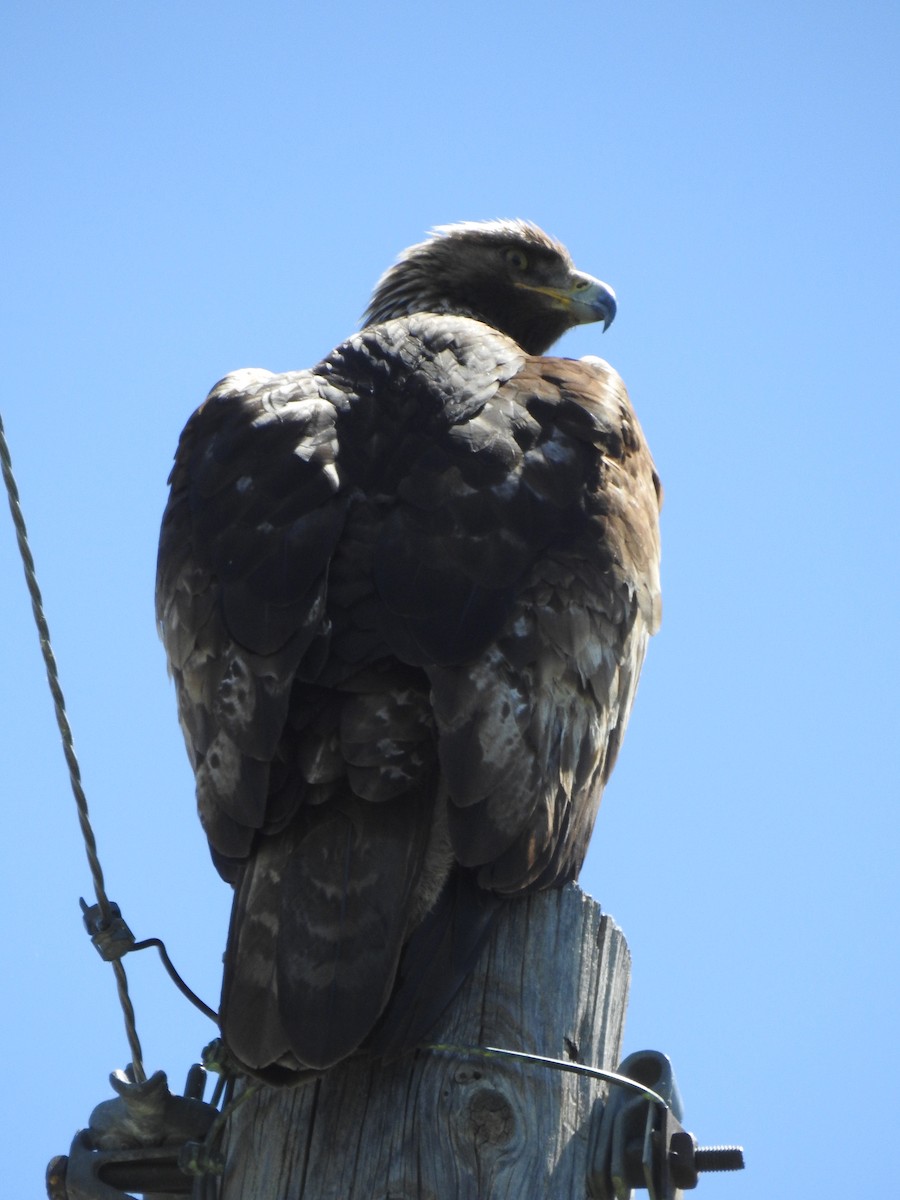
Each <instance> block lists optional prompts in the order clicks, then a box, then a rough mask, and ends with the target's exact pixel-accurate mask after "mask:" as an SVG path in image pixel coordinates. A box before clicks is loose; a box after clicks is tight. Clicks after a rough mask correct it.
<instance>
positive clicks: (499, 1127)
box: [466, 1087, 516, 1146]
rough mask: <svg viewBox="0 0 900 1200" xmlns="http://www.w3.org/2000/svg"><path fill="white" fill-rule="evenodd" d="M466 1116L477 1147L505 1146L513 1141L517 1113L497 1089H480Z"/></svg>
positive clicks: (474, 1096)
mask: <svg viewBox="0 0 900 1200" xmlns="http://www.w3.org/2000/svg"><path fill="white" fill-rule="evenodd" d="M466 1115H467V1118H468V1122H469V1132H470V1134H471V1137H472V1140H473V1141H474V1142H475V1144H476V1145H478V1146H484V1145H491V1146H504V1145H506V1143H507V1142H510V1141H512V1138H513V1135H514V1134H515V1129H516V1117H515V1113H514V1112H513V1109H512V1105H511V1104H510V1103H509V1101H508V1100H507V1099H506V1097H505V1096H504V1095H503V1093H502V1092H498V1091H497V1090H496V1089H495V1088H488V1087H483V1088H479V1089H478V1091H477V1092H475V1094H474V1095H473V1096H472V1098H471V1099H470V1100H469V1103H468V1106H467V1114H466Z"/></svg>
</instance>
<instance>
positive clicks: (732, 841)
mask: <svg viewBox="0 0 900 1200" xmlns="http://www.w3.org/2000/svg"><path fill="white" fill-rule="evenodd" d="M898 34H900V15H898V10H897V8H896V6H895V5H893V4H889V3H886V2H885V3H865V2H863V3H857V4H854V5H852V6H851V5H849V4H838V3H828V2H824V3H823V2H820V3H818V4H812V3H802V2H799V0H794V2H792V3H788V4H784V3H783V2H782V3H777V4H776V3H770V2H768V0H754V2H753V3H750V2H749V0H735V2H733V3H729V4H722V3H718V2H717V3H712V2H709V3H688V4H685V5H672V4H668V3H661V2H659V0H646V2H640V0H637V2H633V3H629V4H624V3H621V4H615V5H610V4H606V3H600V2H598V0H593V2H592V3H581V2H573V3H559V4H556V5H553V6H549V5H546V6H545V5H542V4H537V3H533V2H529V0H524V2H523V0H518V2H517V3H515V4H514V3H511V2H509V0H497V2H495V3H488V2H486V0H481V2H480V3H472V2H470V0H462V2H460V3H457V4H456V5H455V6H453V7H452V8H449V7H446V8H445V7H438V6H433V7H432V6H426V5H422V4H411V3H387V4H384V5H377V6H376V5H371V4H368V3H366V4H363V3H344V4H341V3H335V4H333V5H330V6H327V11H326V6H325V5H315V6H313V5H307V6H304V5H301V4H287V3H266V2H263V3H260V4H255V5H253V6H252V8H251V6H250V5H248V4H240V3H236V2H235V0H220V2H219V3H216V4H212V3H199V2H194V0H182V2H181V3H179V4H177V5H176V4H170V3H153V4H151V3H149V2H148V0H128V2H126V3H111V2H110V3H100V2H97V0H81V2H80V3H78V4H72V3H70V2H69V0H65V2H62V0H46V2H42V3H39V4H32V3H27V4H26V3H23V2H21V0H20V2H19V3H14V4H13V5H12V6H11V9H10V10H9V12H8V14H7V18H6V21H5V30H4V39H3V46H2V47H0V88H2V91H3V98H2V118H0V120H2V155H3V163H4V167H5V170H4V176H5V183H4V188H3V190H4V206H3V207H4V218H3V221H2V223H0V242H2V262H3V277H4V279H5V280H6V285H5V287H4V288H3V292H2V297H0V303H2V308H3V311H2V322H0V327H2V329H3V331H4V340H5V348H4V360H5V364H6V370H5V374H4V387H3V390H2V393H0V408H2V412H3V418H4V422H5V426H6V432H7V437H8V439H9V442H10V446H11V449H12V453H13V458H14V465H15V470H16V474H17V477H18V482H19V488H20V491H21V495H22V501H23V505H24V508H25V514H26V518H27V520H28V524H29V529H30V532H31V536H32V547H33V552H34V555H35V558H36V560H37V565H38V571H39V576H40V580H41V584H42V587H43V591H44V595H45V600H46V605H47V610H48V617H49V621H50V628H51V631H52V633H53V639H54V645H55V649H56V653H57V658H58V661H59V665H60V670H61V672H62V679H63V686H64V688H65V691H66V696H67V700H68V705H69V711H70V717H71V721H72V724H73V727H74V730H75V737H76V744H77V749H78V752H79V755H80V758H81V761H82V768H83V773H84V778H85V784H86V788H87V793H88V798H89V802H90V805H91V813H92V817H93V820H94V823H95V828H96V833H97V838H98V841H99V846H100V852H101V857H102V861H103V865H104V869H105V872H106V876H107V884H108V889H109V893H110V895H111V896H112V897H113V898H114V899H115V900H117V901H118V902H119V903H120V904H121V905H122V907H123V909H124V911H125V915H126V917H127V919H128V921H129V923H130V924H131V926H132V927H133V929H134V930H135V932H136V933H137V935H138V936H139V937H146V936H160V937H162V938H164V939H165V941H166V942H167V944H168V946H169V949H170V952H171V953H172V956H173V958H174V959H175V961H176V963H177V964H178V966H179V967H180V969H181V970H182V972H183V973H184V974H185V975H186V976H187V977H188V979H189V980H190V982H191V983H192V985H193V986H194V987H195V988H196V990H197V991H199V992H200V993H201V994H203V995H204V996H205V997H206V998H207V999H208V1000H209V1001H210V1002H211V1003H215V1002H216V999H217V990H218V971H219V962H220V955H221V950H222V946H223V942H224V936H225V928H226V922H227V913H228V904H229V894H228V889H227V887H226V886H225V885H223V884H222V883H221V882H220V881H219V879H218V877H217V876H216V875H215V872H214V871H213V869H212V867H211V866H210V865H209V863H208V859H207V854H206V848H205V843H204V839H203V837H202V834H201V832H200V829H199V826H198V824H197V821H196V817H195V815H194V811H193V798H192V780H191V778H190V772H189V768H188V765H187V761H186V758H185V755H184V749H183V745H182V741H181V735H180V732H179V730H178V726H177V722H176V717H175V706H174V698H173V695H172V692H171V688H170V685H169V683H168V680H167V678H166V672H165V664H164V657H163V652H162V649H161V646H160V645H159V643H158V641H157V638H156V632H155V628H154V622H153V607H152V590H153V574H154V568H155V554H156V539H157V533H158V524H159V518H160V514H161V512H162V508H163V505H164V503H165V490H166V489H165V481H166V476H167V474H168V469H169V465H170V462H171V457H172V454H173V451H174V448H175V443H176V440H177V437H178V434H179V432H180V430H181V428H182V426H183V424H184V422H185V421H186V419H187V417H188V416H189V414H190V412H191V411H192V410H193V408H194V407H196V405H197V404H198V403H199V402H200V401H201V400H202V398H203V396H204V395H205V393H206V391H207V390H208V388H209V387H210V386H211V385H212V384H213V383H214V382H215V381H216V380H217V379H218V378H219V377H220V376H222V375H223V374H225V373H226V372H227V371H229V370H231V369H233V368H236V367H241V366H265V367H269V368H270V369H273V370H282V369H290V368H295V367H301V366H307V365H309V364H311V363H313V362H314V361H316V360H317V359H318V358H319V357H321V356H322V355H323V354H324V353H326V352H327V351H328V350H329V349H330V348H331V347H332V346H333V345H334V344H336V343H337V342H338V341H339V340H341V339H342V338H343V337H344V336H346V334H348V333H349V332H350V331H352V330H353V329H354V328H355V327H356V323H357V320H358V317H359V314H360V313H361V312H362V310H363V308H364V307H365V304H366V301H367V298H368V294H369V291H370V289H371V286H372V284H373V283H374V281H375V280H376V278H377V277H378V275H379V274H380V272H381V271H382V270H383V269H384V268H385V267H386V266H387V265H388V264H389V263H390V262H391V261H392V260H393V258H394V256H395V255H396V254H397V253H398V252H399V251H400V250H401V249H402V248H403V247H404V246H406V245H409V244H410V243H411V242H414V241H417V240H419V239H420V238H421V236H422V235H423V233H424V231H425V230H426V229H428V228H429V227H430V226H432V225H434V224H438V223H442V222H446V221H453V220H460V219H474V218H484V217H494V216H522V217H527V218H530V219H532V220H534V221H537V222H538V223H539V224H541V225H543V226H544V227H545V228H547V229H548V230H549V231H550V232H551V233H553V234H554V235H555V236H557V237H559V238H561V239H562V240H563V241H564V242H566V244H567V245H568V246H569V248H570V250H571V251H572V253H573V255H574V257H575V259H576V262H577V263H578V265H579V266H581V267H582V268H583V269H585V270H587V271H590V272H591V273H593V274H596V275H599V276H600V277H601V278H603V279H605V280H607V281H608V282H609V283H611V284H612V285H613V286H614V287H615V288H616V291H617V293H618V296H619V315H618V317H617V320H616V322H615V324H614V325H613V327H612V328H611V330H610V331H609V332H608V333H607V334H606V335H605V336H603V337H602V338H601V336H600V334H599V332H598V328H597V327H596V326H594V327H587V328H582V329H580V330H578V331H575V332H573V333H572V334H570V335H567V338H566V339H565V340H564V341H563V342H562V343H561V344H560V352H562V353H565V354H569V355H580V354H586V353H600V354H602V355H603V356H604V357H606V358H608V359H610V361H611V362H612V363H613V364H614V365H615V366H616V367H617V368H618V369H619V371H620V372H621V373H622V374H623V376H624V378H625V380H626V382H627V383H628V386H629V389H630V392H631V395H632V399H633V401H634V403H635V406H636V407H637V409H638V412H639V414H640V417H641V420H642V423H643V425H644V428H645V431H646V433H647V436H648V438H649V440H650V443H651V446H652V449H653V451H654V454H655V457H656V459H657V463H658V466H659V470H660V473H661V475H662V477H663V481H664V484H665V488H666V507H665V512H664V520H663V536H664V580H663V582H664V594H665V618H664V625H663V631H662V632H661V633H660V635H659V637H658V638H657V639H656V640H655V642H654V644H653V645H652V646H651V648H650V653H649V656H648V661H647V665H646V668H645V673H644V678H643V681H642V684H641V690H640V694H639V696H638V700H637V704H636V707H635V712H634V715H633V718H632V725H631V728H630V729H629V734H628V738H627V739H626V744H625V748H624V751H623V754H622V756H621V759H620V762H619V765H618V767H617V769H616V773H615V775H614V778H613V782H612V783H611V785H610V787H609V789H608V791H607V795H606V797H605V800H604V806H603V809H602V811H601V815H600V819H599V822H598V826H597V830H596V833H595V836H594V842H593V845H592V849H591V852H590V855H589V858H588V863H587V866H586V868H585V871H584V874H583V876H582V883H583V885H584V886H585V888H586V890H588V891H589V892H590V893H591V894H593V895H594V896H595V897H596V898H597V899H598V900H600V902H601V903H602V904H603V906H604V909H605V910H606V911H607V912H609V913H611V914H612V915H613V916H614V917H615V918H616V920H617V921H618V922H619V924H620V925H621V926H622V927H623V929H624V931H625V933H626V935H627V937H628V940H629V944H630V946H631V950H632V953H633V956H634V970H633V982H632V994H631V1004H630V1009H629V1018H628V1024H627V1028H626V1041H625V1050H626V1051H631V1050H636V1049H641V1048H645V1047H653V1048H658V1049H662V1050H664V1051H666V1052H667V1053H669V1054H670V1055H671V1056H672V1059H673V1062H674V1065H675V1070H676V1073H677V1076H678V1079H679V1082H680V1085H681V1090H682V1092H683V1094H684V1098H685V1102H686V1109H687V1123H688V1125H689V1127H690V1128H692V1129H693V1130H694V1131H695V1132H696V1133H697V1134H698V1135H699V1136H700V1137H701V1139H703V1140H705V1141H707V1142H721V1141H729V1140H733V1141H743V1142H744V1143H745V1145H746V1148H747V1159H748V1170H747V1171H746V1172H745V1173H744V1175H743V1176H740V1177H737V1176H732V1177H725V1176H721V1177H709V1178H707V1179H705V1180H704V1181H703V1182H702V1185H701V1186H702V1188H703V1194H704V1195H706V1196H708V1197H715V1196H721V1197H722V1198H723V1200H742V1198H743V1197H750V1196H753V1197H758V1196H761V1195H774V1196H779V1195H783V1196H789V1195H794V1196H803V1195H831V1194H834V1195H837V1194H843V1193H844V1192H845V1191H846V1190H847V1188H848V1187H851V1188H854V1187H859V1186H860V1184H859V1181H858V1180H857V1178H856V1175H855V1173H854V1172H855V1170H856V1169H857V1168H856V1163H857V1162H859V1161H863V1159H862V1158H861V1157H860V1156H861V1155H862V1154H863V1153H864V1152H865V1153H866V1154H867V1157H866V1158H865V1161H867V1162H868V1161H869V1158H870V1157H871V1151H872V1150H873V1149H874V1148H877V1147H881V1148H885V1147H890V1146H891V1145H892V1144H893V1143H894V1141H895V1129H894V1118H893V1113H892V1110H891V1107H890V1104H889V1103H888V1102H887V1100H888V1096H889V1092H888V1091H887V1087H886V1086H885V1085H886V1084H889V1082H891V1081H892V1080H893V1079H894V1078H895V1077H896V1075H897V1073H898V1070H900V1053H898V1048H897V1037H896V1008H897V999H898V978H897V976H898V961H897V959H898V955H897V934H896V925H897V915H898V900H900V894H898V893H900V887H898V850H900V847H898V841H900V838H898V832H900V830H898V815H897V810H898V801H900V778H898V768H897V750H896V745H897V717H898V697H897V685H896V680H897V678H898V671H900V661H898V659H900V654H898V634H897V611H898V599H900V596H898V592H900V588H898V567H897V557H898V555H897V540H898V539H897V534H896V523H897V518H898V498H900V497H898V492H900V486H898V470H897V465H896V449H895V447H896V443H897V438H898V427H897V426H898V418H897V390H898V388H897V375H898V372H897V367H896V350H895V346H896V343H897V336H898V335H897V326H898V316H900V304H898V268H900V254H898V232H897V227H898V220H897V209H898V190H900V189H898V148H897V147H898V140H897V130H898V120H900V112H898V109H900V104H898V100H900V90H898V86H897V77H896V64H897V61H898V54H900V37H898ZM0 600H2V612H3V622H4V628H5V631H6V637H5V639H4V645H5V649H4V654H3V670H2V673H0V755H2V778H3V787H2V792H3V797H4V806H3V812H4V823H5V850H4V861H5V868H4V871H3V872H2V897H0V902H2V908H0V921H2V925H3V937H4V942H5V959H6V964H7V965H6V971H5V979H6V983H5V986H4V987H3V989H2V994H0V1029H2V1030H3V1039H4V1046H3V1059H4V1066H5V1091H6V1093H7V1096H9V1097H14V1101H15V1102H14V1109H13V1111H12V1112H11V1113H10V1114H9V1115H8V1116H7V1118H6V1129H7V1134H8V1143H9V1144H10V1145H11V1146H14V1147H15V1155H14V1156H10V1157H9V1158H8V1161H7V1167H6V1169H5V1171H4V1178H5V1179H6V1181H7V1182H6V1185H5V1187H6V1190H7V1192H8V1194H9V1195H21V1196H35V1195H39V1194H41V1190H42V1183H41V1177H42V1173H43V1169H44V1165H45V1163H46V1160H47V1159H48V1158H49V1157H50V1156H51V1155H52V1154H54V1153H59V1152H63V1151H65V1150H66V1149H67V1148H68V1144H69V1141H70V1139H71V1136H72V1134H73V1133H74V1132H75V1130H76V1129H77V1128H79V1127H81V1126H82V1125H84V1124H85V1123H86V1121H87V1117H88V1114H89V1112H90V1110H91V1108H92V1107H93V1105H94V1104H95V1103H97V1102H98V1101H100V1100H101V1099H104V1098H106V1096H107V1095H108V1094H109V1089H108V1085H107V1082H106V1077H107V1075H108V1073H109V1072H110V1071H111V1070H113V1069H114V1068H116V1067H118V1066H121V1065H124V1063H125V1062H126V1061H127V1058H128V1048H127V1044H126V1042H125V1038H124V1034H123V1032H122V1024H121V1019H120V1016H119V1013H118V1008H117V1002H116V997H115V990H114V987H113V980H112V974H111V972H110V970H109V968H108V967H106V966H104V965H103V964H102V963H101V962H100V960H99V958H97V956H96V955H95V953H94V951H93V950H92V948H91V946H90V944H89V943H88V941H87V938H86V937H85V936H84V935H83V933H82V932H81V926H80V914H79V910H78V903H77V901H78V897H79V895H86V896H87V895H89V889H90V878H89V875H88V872H87V868H86V865H85V860H84V855H83V851H82V849H81V844H80V838H79V832H78V826H77V822H76V818H75V810H74V804H73V802H72V800H71V797H70V794H69V791H68V783H67V779H66V775H65V771H64V765H63V760H62V755H61V753H60V751H59V747H58V737H57V735H56V731H55V726H54V723H53V715H52V708H51V704H50V700H49V697H48V695H47V692H46V685H45V683H44V681H43V677H42V671H43V668H42V665H41V661H40V657H39V651H38V645H37V637H36V634H35V632H34V629H33V627H32V625H31V615H30V609H29V604H28V600H27V596H26V592H25V588H24V583H23V581H22V577H21V569H20V566H19V564H18V561H17V556H16V551H15V545H14V540H13V535H12V529H11V524H10V523H9V522H8V521H6V520H3V519H0ZM127 966H128V971H129V977H130V979H131V984H132V990H133V996H134V1002H135V1005H136V1009H137V1016H138V1024H139V1031H140V1034H141V1037H142V1040H143V1043H144V1054H145V1060H146V1064H147V1066H148V1067H149V1068H151V1069H155V1068H157V1067H162V1068H164V1069H166V1070H167V1071H168V1072H169V1074H170V1078H171V1080H172V1082H173V1085H174V1086H177V1087H180V1086H181V1084H182V1083H183V1077H184V1075H185V1073H186V1071H187V1068H188V1066H189V1065H190V1063H191V1062H192V1061H194V1060H195V1058H196V1057H197V1055H198V1054H199V1051H200V1049H201V1047H202V1046H203V1044H204V1043H205V1042H206V1041H207V1040H208V1039H209V1036H210V1035H211V1029H210V1027H209V1026H208V1025H207V1024H206V1022H205V1021H204V1019H203V1018H202V1017H200V1016H199V1015H196V1014H194V1013H193V1011H192V1010H191V1009H189V1008H188V1007H187V1005H186V1004H185V1003H184V1002H183V1001H182V1000H181V998H180V996H179V995H178V993H176V992H175V991H174V989H173V988H172V987H171V986H170V985H169V984H168V982H167V980H166V979H165V977H164V976H163V974H162V971H161V969H160V968H159V967H158V965H157V963H156V961H155V960H154V959H152V958H150V957H149V956H147V955H139V956H138V955H136V956H132V958H131V959H129V960H127ZM836 1142H838V1145H839V1146H840V1147H842V1149H841V1150H838V1148H837V1146H836V1145H835V1143H836ZM876 1157H877V1154H876ZM873 1180H874V1177H873V1176H871V1173H869V1175H868V1176H867V1181H869V1182H872V1181H873ZM876 1186H877V1183H876Z"/></svg>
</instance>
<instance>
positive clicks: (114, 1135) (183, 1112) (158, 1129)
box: [47, 1065, 219, 1200]
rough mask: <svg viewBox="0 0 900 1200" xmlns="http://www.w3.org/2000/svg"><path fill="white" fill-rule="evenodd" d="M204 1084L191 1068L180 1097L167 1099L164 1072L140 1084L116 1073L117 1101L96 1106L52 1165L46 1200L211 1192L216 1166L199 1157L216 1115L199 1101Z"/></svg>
mask: <svg viewBox="0 0 900 1200" xmlns="http://www.w3.org/2000/svg"><path fill="white" fill-rule="evenodd" d="M205 1082H206V1071H205V1070H204V1068H203V1067H201V1066H199V1065H195V1066H193V1067H191V1070H190V1072H189V1073H188V1078H187V1084H186V1086H185V1089H184V1095H183V1096H173V1095H172V1094H171V1092H170V1091H169V1087H168V1083H167V1081H166V1076H165V1074H164V1072H162V1071H157V1072H156V1074H155V1075H153V1076H151V1077H150V1079H148V1080H146V1082H144V1083H135V1082H134V1080H133V1079H132V1078H130V1077H129V1076H128V1075H127V1074H125V1073H124V1072H122V1071H116V1072H114V1073H113V1074H112V1075H111V1076H110V1083H111V1084H112V1086H113V1089H114V1090H115V1091H116V1092H117V1093H118V1096H117V1098H116V1099H114V1100H104V1101H103V1103H101V1104H98V1105H97V1107H96V1108H95V1109H94V1111H93V1112H92V1113H91V1117H90V1121H89V1123H88V1128H87V1129H82V1130H80V1131H79V1132H78V1133H77V1134H76V1135H75V1138H74V1140H73V1141H72V1146H71V1148H70V1150H69V1153H68V1156H66V1155H59V1156H57V1157H56V1158H54V1159H53V1160H52V1161H51V1162H50V1165H49V1166H48V1168H47V1195H48V1197H49V1198H50V1200H123V1197H127V1196H131V1195H132V1193H134V1192H136V1193H140V1194H142V1195H143V1196H144V1200H165V1198H166V1197H169V1196H191V1195H193V1196H195V1197H202V1196H206V1195H209V1194H211V1193H212V1194H214V1188H215V1180H214V1178H213V1176H212V1174H211V1172H214V1171H215V1164H211V1163H209V1162H207V1161H206V1160H205V1158H204V1156H203V1155H202V1150H203V1147H202V1142H203V1139H204V1138H205V1136H206V1134H207V1132H208V1130H209V1128H210V1126H211V1125H212V1123H213V1121H214V1120H215V1119H216V1117H217V1116H218V1115H219V1110H218V1109H217V1108H215V1107H214V1106H213V1105H212V1104H207V1103H205V1102H204V1100H203V1098H202V1097H203V1088H204V1084H205ZM201 1163H202V1166H201Z"/></svg>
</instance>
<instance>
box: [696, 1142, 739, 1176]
mask: <svg viewBox="0 0 900 1200" xmlns="http://www.w3.org/2000/svg"><path fill="white" fill-rule="evenodd" d="M694 1166H695V1167H696V1168H697V1170H698V1171H743V1169H744V1147H743V1146H698V1147H697V1149H696V1150H695V1151H694Z"/></svg>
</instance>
